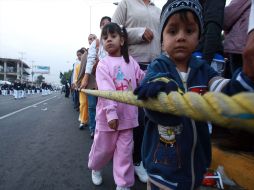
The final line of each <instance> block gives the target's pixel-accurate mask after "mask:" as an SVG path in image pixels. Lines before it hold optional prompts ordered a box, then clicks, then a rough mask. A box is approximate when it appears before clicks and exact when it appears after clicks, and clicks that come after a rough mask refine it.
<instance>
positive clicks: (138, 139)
mask: <svg viewBox="0 0 254 190" xmlns="http://www.w3.org/2000/svg"><path fill="white" fill-rule="evenodd" d="M144 118H145V112H144V110H143V109H142V108H139V109H138V121H139V126H138V127H136V128H134V129H133V140H134V151H133V164H134V169H135V174H136V175H137V176H138V178H139V180H140V181H141V182H143V183H146V182H147V173H146V170H145V169H144V167H143V164H142V162H141V161H142V158H141V146H142V141H143V135H144V125H145V123H144Z"/></svg>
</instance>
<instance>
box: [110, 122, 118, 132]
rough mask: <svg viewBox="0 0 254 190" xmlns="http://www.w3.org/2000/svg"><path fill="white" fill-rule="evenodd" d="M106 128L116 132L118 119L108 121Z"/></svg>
mask: <svg viewBox="0 0 254 190" xmlns="http://www.w3.org/2000/svg"><path fill="white" fill-rule="evenodd" d="M108 126H109V128H110V129H113V130H115V131H116V130H117V128H118V119H113V120H111V121H109V122H108Z"/></svg>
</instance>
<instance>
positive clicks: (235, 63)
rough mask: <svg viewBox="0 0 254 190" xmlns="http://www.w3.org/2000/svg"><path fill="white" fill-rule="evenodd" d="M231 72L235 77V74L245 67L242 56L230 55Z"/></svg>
mask: <svg viewBox="0 0 254 190" xmlns="http://www.w3.org/2000/svg"><path fill="white" fill-rule="evenodd" d="M229 62H230V71H231V75H232V76H233V74H234V72H235V71H236V70H237V69H239V68H241V67H242V66H243V58H242V55H241V54H236V53H231V54H229Z"/></svg>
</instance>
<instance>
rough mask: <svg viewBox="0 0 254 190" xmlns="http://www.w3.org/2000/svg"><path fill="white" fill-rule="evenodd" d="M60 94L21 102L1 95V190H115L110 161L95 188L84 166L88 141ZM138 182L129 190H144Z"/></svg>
mask: <svg viewBox="0 0 254 190" xmlns="http://www.w3.org/2000/svg"><path fill="white" fill-rule="evenodd" d="M77 119H78V112H76V111H75V110H74V109H73V106H72V101H71V100H70V99H67V98H65V97H64V95H63V94H62V95H61V94H60V93H53V94H51V95H48V96H41V95H39V94H37V95H30V96H28V97H27V98H24V99H21V100H14V98H13V97H11V96H5V97H3V96H0V190H93V189H96V190H114V189H115V184H114V180H113V176H112V163H109V164H108V165H107V166H106V167H105V169H104V170H103V172H102V174H103V184H102V185H101V186H94V185H93V184H92V181H91V174H90V170H89V169H88V168H87V162H88V154H89V151H90V146H91V144H92V140H91V139H90V136H89V131H88V129H85V130H84V131H80V130H79V129H78V125H79V123H78V120H77ZM145 189H146V185H145V184H142V183H141V182H139V181H138V180H137V178H136V182H135V186H134V187H133V188H132V190H145Z"/></svg>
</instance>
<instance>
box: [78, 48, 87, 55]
mask: <svg viewBox="0 0 254 190" xmlns="http://www.w3.org/2000/svg"><path fill="white" fill-rule="evenodd" d="M78 52H79V53H81V54H84V53H85V51H84V50H83V49H82V48H81V49H79V50H78V51H77V53H78Z"/></svg>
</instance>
